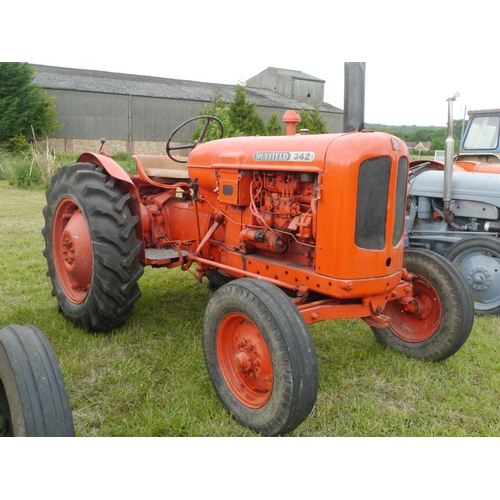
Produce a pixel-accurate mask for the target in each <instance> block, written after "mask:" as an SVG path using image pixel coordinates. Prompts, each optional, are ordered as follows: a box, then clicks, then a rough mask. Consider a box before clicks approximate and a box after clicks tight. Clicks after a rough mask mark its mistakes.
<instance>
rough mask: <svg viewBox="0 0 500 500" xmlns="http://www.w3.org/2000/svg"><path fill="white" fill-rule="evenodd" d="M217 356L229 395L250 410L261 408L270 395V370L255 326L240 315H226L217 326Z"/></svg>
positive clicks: (266, 354) (271, 384)
mask: <svg viewBox="0 0 500 500" xmlns="http://www.w3.org/2000/svg"><path fill="white" fill-rule="evenodd" d="M217 353H218V356H219V363H220V367H221V371H222V373H223V376H224V378H225V379H226V382H227V384H228V386H229V387H231V390H232V392H233V395H234V396H235V397H236V398H237V399H238V400H239V401H240V402H241V403H243V404H244V405H246V406H248V407H250V408H260V407H261V406H263V405H264V404H265V403H266V402H267V401H268V400H269V397H270V396H271V391H272V388H273V367H272V361H271V355H270V354H269V350H268V348H267V345H266V342H265V340H264V339H263V337H262V335H261V334H260V332H259V330H258V329H257V327H256V326H255V325H254V324H253V323H251V322H250V321H249V320H248V318H246V317H245V316H244V315H241V314H239V313H232V314H228V315H227V316H226V317H225V318H224V319H223V320H222V322H221V323H220V325H219V332H218V338H217Z"/></svg>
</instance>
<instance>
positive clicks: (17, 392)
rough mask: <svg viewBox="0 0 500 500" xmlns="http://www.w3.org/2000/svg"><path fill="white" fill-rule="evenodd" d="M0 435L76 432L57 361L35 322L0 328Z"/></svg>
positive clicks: (48, 434)
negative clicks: (30, 324)
mask: <svg viewBox="0 0 500 500" xmlns="http://www.w3.org/2000/svg"><path fill="white" fill-rule="evenodd" d="M0 435H1V436H9V437H49V436H50V437H72V436H74V435H75V428H74V424H73V415H72V413H71V408H70V405H69V400H68V395H67V392H66V387H65V385H64V380H63V377H62V374H61V370H60V368H59V363H58V362H57V358H56V356H55V354H54V351H53V350H52V348H51V346H50V344H49V342H48V340H47V338H46V337H45V335H44V334H43V333H42V332H41V330H39V329H38V328H37V327H35V326H19V325H10V326H7V327H5V328H2V329H1V330H0Z"/></svg>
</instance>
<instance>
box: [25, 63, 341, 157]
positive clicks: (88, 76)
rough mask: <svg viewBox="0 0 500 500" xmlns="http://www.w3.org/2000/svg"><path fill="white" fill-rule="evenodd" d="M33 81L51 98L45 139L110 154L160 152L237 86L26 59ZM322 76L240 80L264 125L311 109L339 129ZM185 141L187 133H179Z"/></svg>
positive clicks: (275, 72)
mask: <svg viewBox="0 0 500 500" xmlns="http://www.w3.org/2000/svg"><path fill="white" fill-rule="evenodd" d="M31 67H32V68H33V70H34V72H35V79H34V83H35V84H37V85H40V86H41V87H43V88H44V89H45V90H46V91H47V92H48V93H49V95H51V96H53V97H55V101H54V102H55V108H56V113H57V119H58V122H59V124H61V125H63V126H62V127H61V129H60V130H58V131H57V132H56V133H54V134H53V136H51V137H50V138H49V141H50V143H51V145H52V146H53V147H54V148H55V149H57V150H60V151H84V150H92V151H96V150H97V149H98V148H99V145H100V142H99V139H100V138H101V137H104V138H106V139H107V141H108V142H107V143H106V149H107V150H108V151H110V152H111V153H117V152H126V153H130V154H161V153H164V152H165V142H166V140H167V138H168V137H169V136H170V134H171V133H172V131H173V130H174V129H175V128H176V127H177V126H178V125H179V124H181V123H182V122H184V121H185V120H187V119H189V118H192V117H194V116H197V115H199V114H200V110H201V108H202V106H203V105H204V104H208V103H210V100H211V99H212V97H213V96H214V93H215V92H216V91H218V92H220V93H221V94H222V96H223V98H224V99H225V100H226V101H227V102H231V101H232V100H233V97H234V94H235V91H236V85H222V84H214V83H206V82H195V81H189V80H176V79H171V78H158V77H151V76H142V75H130V74H123V73H111V72H106V71H94V70H82V69H72V68H61V67H54V66H43V65H36V64H31ZM324 84H325V82H324V80H321V79H319V78H315V77H312V76H310V75H306V74H305V73H302V72H301V71H292V70H283V69H278V68H268V69H267V70H265V71H263V72H262V73H259V74H258V75H257V76H255V77H253V78H251V79H249V80H248V82H247V83H246V87H245V91H246V98H247V101H248V102H251V103H255V104H256V105H257V110H258V112H259V114H260V115H261V117H262V118H263V119H264V121H265V122H266V123H267V121H268V120H269V118H270V117H271V115H272V113H277V115H278V117H279V118H280V120H281V118H282V116H283V114H284V112H285V111H286V110H288V109H294V110H297V111H299V110H300V109H303V108H304V109H310V110H312V109H313V106H314V104H315V103H316V104H317V105H318V106H319V110H320V113H321V116H322V117H323V119H324V120H325V122H326V124H327V128H328V130H329V131H330V132H340V131H342V120H343V112H342V110H341V109H339V108H337V107H335V106H332V105H331V104H328V103H325V102H323V96H324ZM180 139H184V140H186V141H189V140H190V138H189V137H185V138H180Z"/></svg>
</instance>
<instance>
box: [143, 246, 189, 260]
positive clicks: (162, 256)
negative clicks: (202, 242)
mask: <svg viewBox="0 0 500 500" xmlns="http://www.w3.org/2000/svg"><path fill="white" fill-rule="evenodd" d="M187 255H188V252H187V250H182V256H183V257H186V256H187ZM146 259H147V260H178V259H179V252H178V251H177V250H175V248H146Z"/></svg>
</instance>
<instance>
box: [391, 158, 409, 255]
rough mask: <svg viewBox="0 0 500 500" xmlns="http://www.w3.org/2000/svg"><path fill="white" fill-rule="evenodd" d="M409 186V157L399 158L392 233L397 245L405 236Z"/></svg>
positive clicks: (394, 242)
mask: <svg viewBox="0 0 500 500" xmlns="http://www.w3.org/2000/svg"><path fill="white" fill-rule="evenodd" d="M407 186H408V158H406V157H405V156H403V157H401V158H400V159H399V164H398V178H397V180H396V218H395V220H394V232H393V233H392V246H393V247H395V246H396V245H397V244H398V243H399V241H400V240H401V237H402V236H403V230H404V224H405V215H406V188H407Z"/></svg>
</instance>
